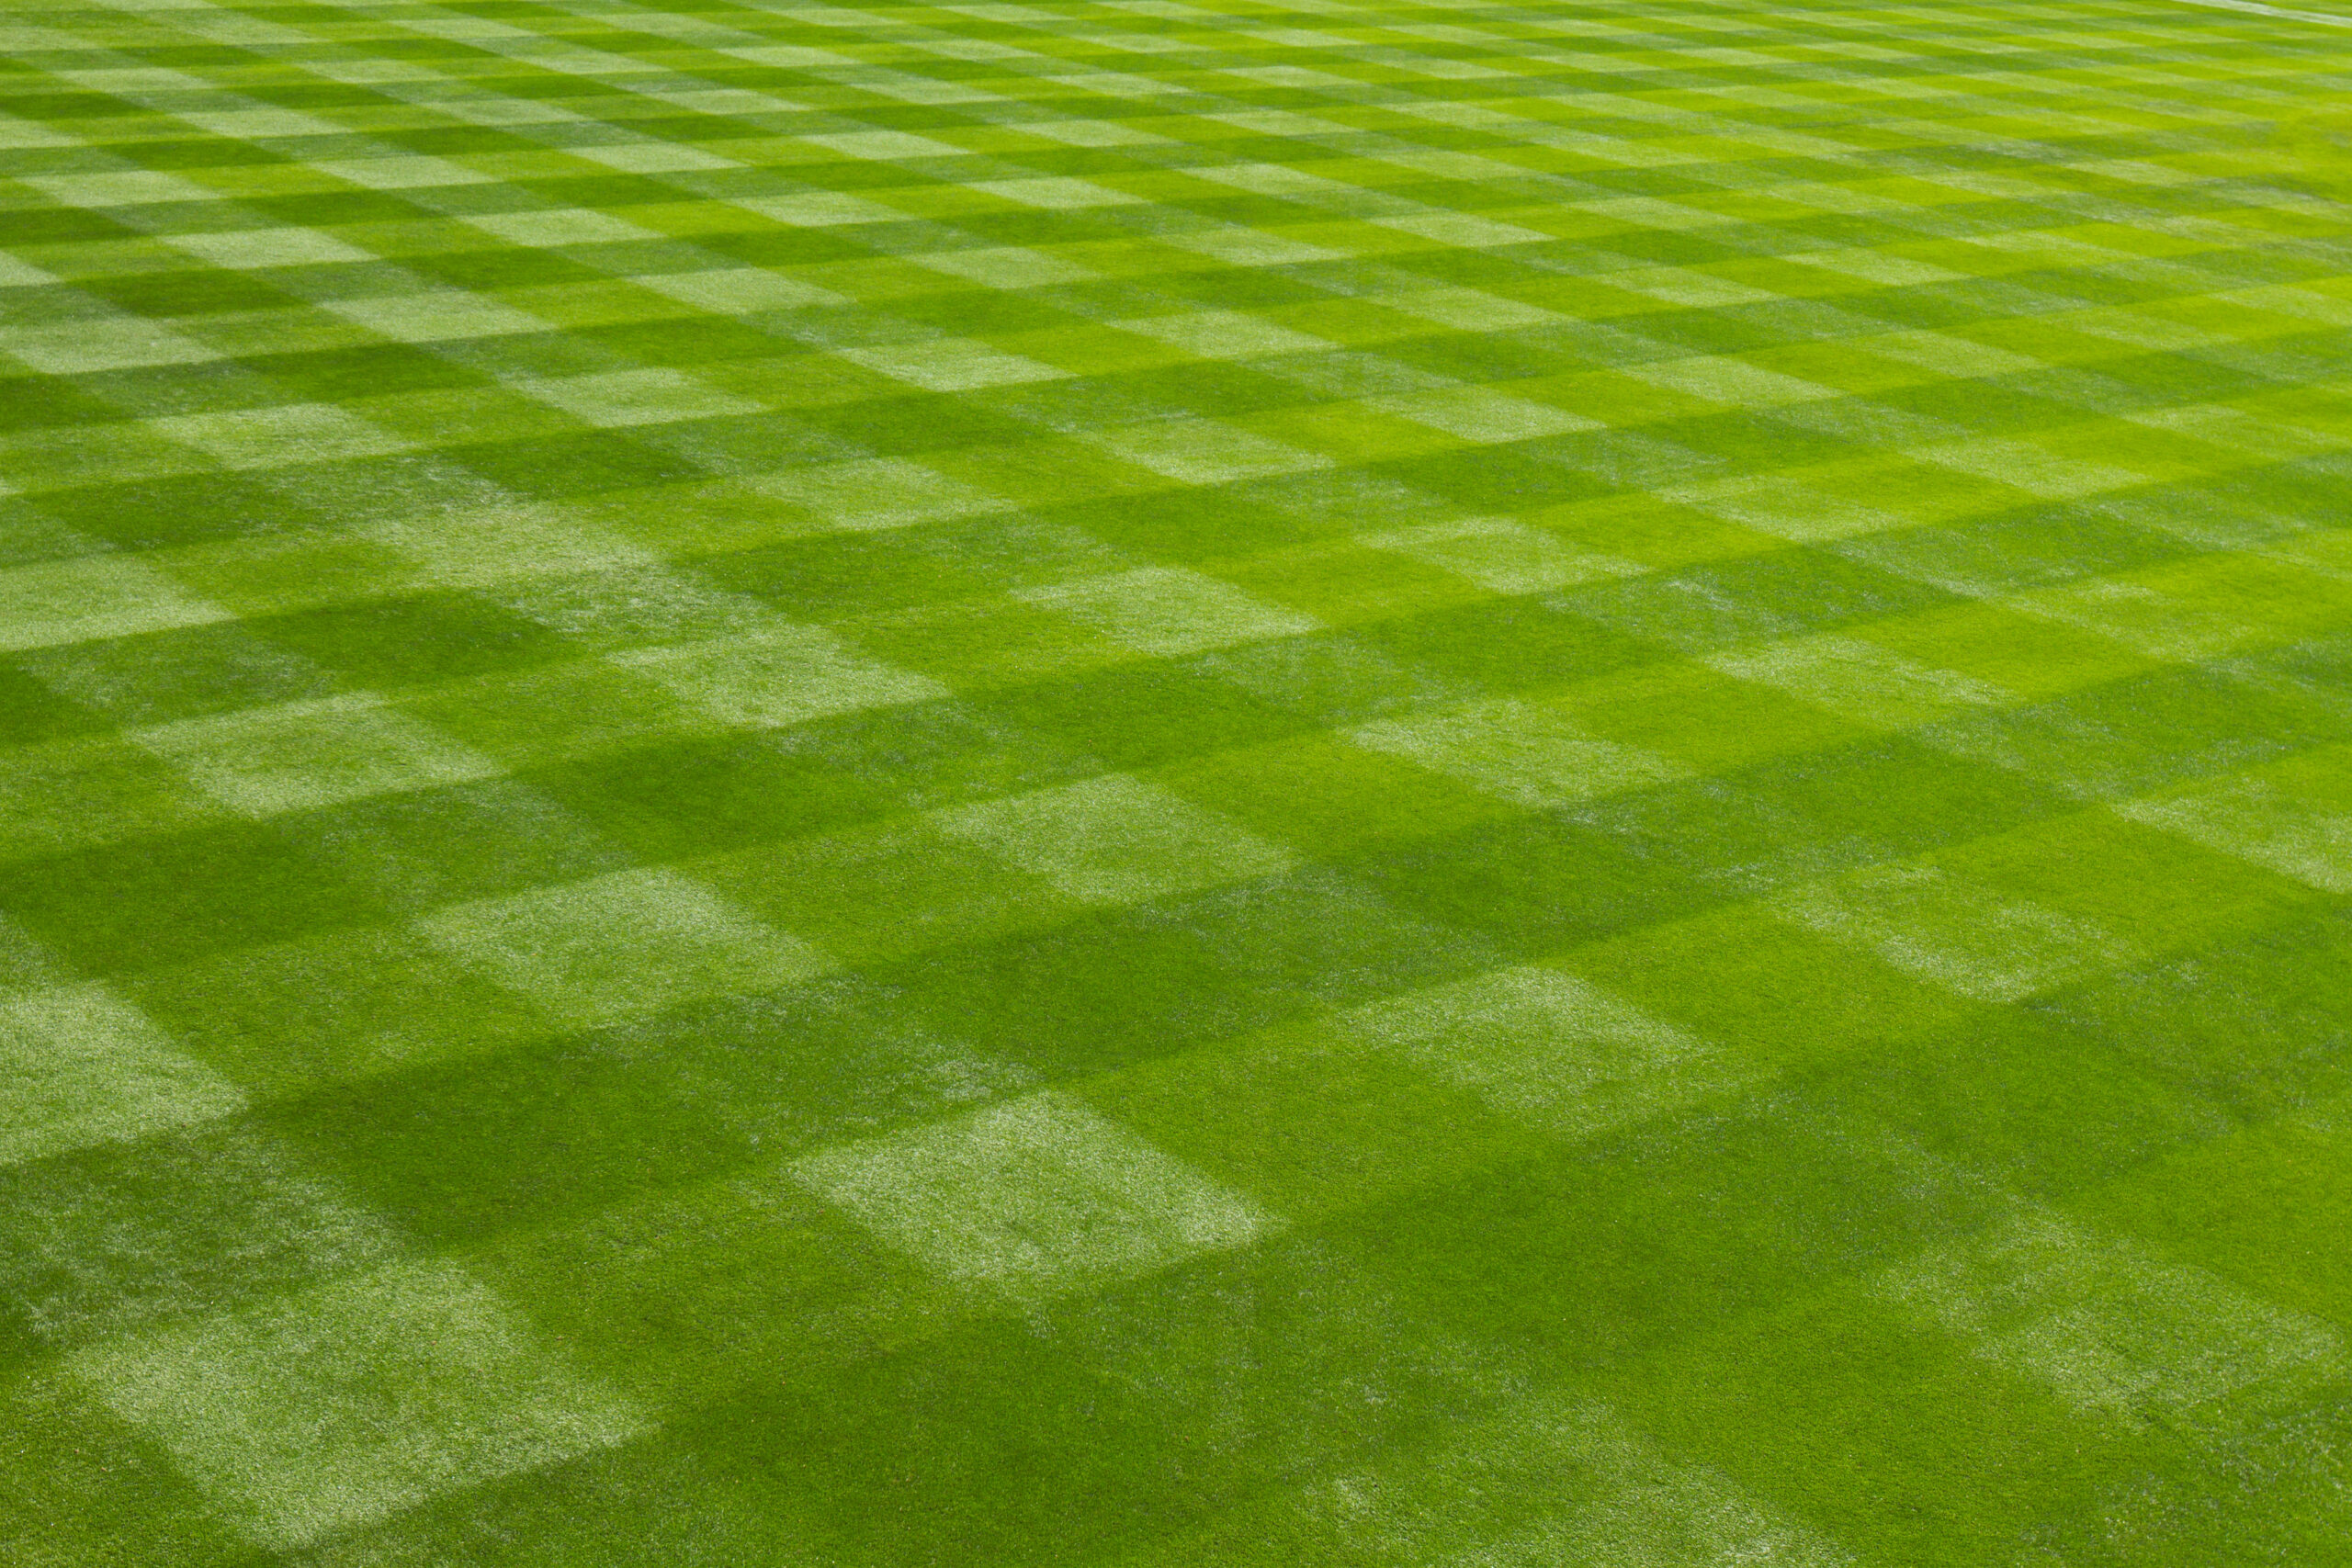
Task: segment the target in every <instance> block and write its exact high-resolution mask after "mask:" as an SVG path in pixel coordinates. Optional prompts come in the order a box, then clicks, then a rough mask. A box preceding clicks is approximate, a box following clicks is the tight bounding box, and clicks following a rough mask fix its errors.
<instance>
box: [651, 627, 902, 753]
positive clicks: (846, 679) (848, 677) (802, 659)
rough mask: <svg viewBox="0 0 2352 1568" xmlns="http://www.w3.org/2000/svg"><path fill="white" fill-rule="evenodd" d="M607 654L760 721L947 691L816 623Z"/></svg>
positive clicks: (722, 714) (717, 710)
mask: <svg viewBox="0 0 2352 1568" xmlns="http://www.w3.org/2000/svg"><path fill="white" fill-rule="evenodd" d="M611 659H612V661H613V662H614V663H615V664H617V665H620V666H621V667H622V668H624V669H628V670H631V671H636V672H637V673H639V674H640V675H642V676H644V677H645V678H646V679H647V680H650V681H652V682H656V683H658V684H660V685H662V686H663V687H665V688H667V689H668V690H669V691H671V692H673V693H675V694H677V695H678V696H680V697H682V698H684V700H686V701H687V702H690V703H693V704H695V705H696V706H698V707H700V708H702V709H703V710H704V711H706V712H707V713H709V714H710V715H711V716H714V717H716V718H718V719H719V720H721V721H722V722H724V723H727V724H740V725H750V726H754V727H758V728H785V727H788V726H791V725H796V724H804V723H806V722H808V721H809V719H812V718H822V717H824V716H828V715H831V714H842V713H857V712H861V711H863V710H865V709H867V708H880V707H896V706H900V705H905V704H908V703H921V702H929V701H931V700H933V698H937V697H943V696H945V695H946V694H947V688H946V687H944V686H943V685H941V684H940V683H939V682H936V681H933V680H932V679H931V678H930V677H928V676H924V675H918V674H916V673H914V672H913V671H907V670H899V669H895V668H893V667H892V666H890V665H888V664H884V663H881V662H879V661H878V660H871V659H867V658H865V657H863V656H862V655H860V654H857V653H855V652H854V651H852V650H851V649H849V648H847V647H846V646H844V645H843V644H842V641H841V639H840V638H839V637H834V636H833V635H832V634H831V633H830V632H827V631H824V630H822V629H820V628H819V627H815V626H776V627H775V628H774V629H772V630H768V631H764V632H762V633H759V634H757V635H755V636H753V637H741V638H733V639H729V640H726V641H720V642H710V643H699V644H692V645H688V646H685V647H681V648H654V649H630V650H627V651H624V652H619V653H616V654H613V655H611Z"/></svg>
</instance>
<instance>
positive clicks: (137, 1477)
mask: <svg viewBox="0 0 2352 1568" xmlns="http://www.w3.org/2000/svg"><path fill="white" fill-rule="evenodd" d="M0 1424H5V1425H6V1427H7V1428H8V1430H9V1431H10V1432H12V1433H15V1434H17V1437H18V1438H19V1441H17V1442H16V1443H12V1444H11V1445H9V1448H8V1450H7V1451H6V1453H5V1454H0V1551H5V1552H7V1553H9V1554H10V1555H11V1556H21V1557H23V1559H24V1560H25V1561H27V1562H37V1561H39V1560H40V1557H50V1558H62V1560H64V1561H66V1562H74V1561H83V1562H107V1561H109V1560H113V1561H116V1562H125V1561H135V1562H142V1563H152V1564H153V1565H154V1568H270V1565H271V1564H273V1563H275V1562H278V1561H279V1559H278V1558H277V1557H276V1556H275V1555H274V1554H272V1553H268V1552H264V1551H260V1550H258V1549H256V1548H254V1547H252V1546H250V1545H248V1544H246V1543H244V1542H243V1541H240V1540H237V1539H236V1537H235V1536H233V1535H232V1534H231V1533H230V1531H229V1529H228V1528H227V1527H226V1526H225V1525H223V1524H222V1523H221V1522H220V1520H219V1519H217V1518H216V1517H213V1514H212V1511H211V1509H210V1508H209V1506H208V1505H207V1501H206V1499H205V1498H204V1497H203V1495H201V1494H199V1493H198V1491H197V1490H196V1488H195V1487H194V1486H193V1485H191V1484H190V1483H188V1482H187V1481H186V1480H184V1479H183V1478H182V1477H181V1476H180V1474H179V1472H177V1471H176V1470H175V1468H174V1467H173V1465H172V1461H171V1456H170V1455H168V1454H166V1453H165V1452H164V1450H162V1449H160V1448H159V1447H157V1446H156V1445H154V1444H153V1443H150V1442H148V1441H146V1440H145V1439H143V1438H141V1436H140V1435H139V1434H138V1433H137V1432H135V1431H133V1430H132V1429H131V1428H130V1427H129V1426H127V1425H126V1424H125V1423H123V1422H122V1421H120V1420H119V1419H117V1418H116V1417H115V1416H113V1415H112V1414H111V1413H110V1412H108V1411H107V1410H106V1409H104V1408H103V1407H101V1406H100V1405H99V1404H97V1403H96V1401H95V1400H92V1399H89V1398H87V1397H86V1396H85V1395H83V1394H82V1393H80V1392H79V1391H78V1390H76V1389H74V1387H73V1386H72V1385H71V1384H69V1383H67V1382H65V1381H64V1380H62V1379H60V1378H56V1377H40V1376H26V1377H7V1378H6V1379H5V1380H0ZM36 1553H38V1554H39V1556H36V1555H35V1554H36ZM68 1554H71V1555H68Z"/></svg>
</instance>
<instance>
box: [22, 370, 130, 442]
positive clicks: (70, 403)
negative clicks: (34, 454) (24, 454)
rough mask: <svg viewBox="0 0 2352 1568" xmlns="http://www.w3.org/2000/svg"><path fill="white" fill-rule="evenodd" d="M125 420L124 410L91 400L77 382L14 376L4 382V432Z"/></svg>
mask: <svg viewBox="0 0 2352 1568" xmlns="http://www.w3.org/2000/svg"><path fill="white" fill-rule="evenodd" d="M122 417H124V414H123V411H122V410H121V409H119V408H117V407H116V406H115V405H114V404H112V403H111V402H108V401H107V400H105V399H103V398H96V397H93V396H91V395H90V394H89V393H88V392H86V391H85V390H83V389H82V388H81V386H80V385H79V384H78V382H77V381H75V380H74V379H73V378H66V377H62V376H10V377H8V378H6V379H5V380H0V430H7V431H16V430H42V429H53V428H56V427H59V426H74V425H91V424H97V423H104V422H105V421H107V420H114V419H120V418H122Z"/></svg>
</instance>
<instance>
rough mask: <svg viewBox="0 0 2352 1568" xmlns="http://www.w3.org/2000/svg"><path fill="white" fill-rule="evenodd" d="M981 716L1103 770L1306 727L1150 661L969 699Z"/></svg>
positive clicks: (1235, 690)
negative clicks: (1094, 762)
mask: <svg viewBox="0 0 2352 1568" xmlns="http://www.w3.org/2000/svg"><path fill="white" fill-rule="evenodd" d="M972 705H973V707H974V709H975V710H976V711H977V712H978V713H980V714H981V715H983V716H986V717H987V718H989V719H990V720H993V721H997V722H1001V723H1003V724H1006V725H1010V726H1012V727H1013V728H1015V729H1018V730H1021V731H1024V732H1027V733H1030V734H1034V735H1035V736H1037V737H1039V738H1040V739H1041V741H1042V742H1044V743H1045V744H1047V745H1050V746H1054V747H1057V748H1060V749H1062V750H1066V751H1069V752H1072V753H1076V754H1079V755H1083V756H1088V757H1092V758H1094V759H1096V760H1097V761H1100V762H1101V763H1102V765H1103V767H1105V768H1111V769H1127V768H1148V767H1158V766H1160V765H1162V764H1165V763H1168V762H1172V761H1178V760H1180V759H1182V758H1185V757H1193V756H1199V755H1202V754H1204V753H1205V752H1210V751H1221V750H1229V749H1231V748H1234V747H1238V746H1253V745H1259V744H1262V743H1264V742H1266V741H1270V740H1278V739H1283V737H1285V736H1290V735H1295V734H1298V733H1300V732H1301V731H1303V730H1305V729H1306V728H1310V727H1309V724H1308V722H1307V721H1306V719H1304V718H1302V717H1300V716H1298V715H1297V714H1295V713H1293V712H1290V711H1286V710H1285V709H1284V708H1283V707H1281V706H1280V705H1276V704H1274V703H1272V702H1269V701H1267V700H1265V699H1264V698H1261V697H1258V696H1253V695H1252V694H1250V693H1249V692H1247V691H1245V690H1243V689H1242V688H1241V687H1240V686H1238V685H1236V684H1234V683H1233V682H1230V681H1226V680H1221V679H1219V678H1218V677H1217V676H1216V675H1214V674H1212V673H1210V672H1208V671H1205V670H1201V669H1188V668H1186V667H1185V666H1184V665H1182V664H1180V663H1174V662H1170V661H1165V660H1154V661H1151V662H1148V663H1137V664H1127V665H1120V666H1116V667H1114V668H1112V669H1108V670H1099V671H1091V672H1089V673H1087V674H1084V675H1079V676H1075V677H1072V678H1070V679H1068V680H1063V681H1056V682H1044V683H1040V684H1037V685H1033V686H1025V687H1022V688H1020V689H1018V690H1015V691H1011V692H1004V693H999V694H992V695H989V696H985V697H978V698H975V699H973V703H972Z"/></svg>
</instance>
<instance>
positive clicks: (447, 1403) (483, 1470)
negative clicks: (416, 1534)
mask: <svg viewBox="0 0 2352 1568" xmlns="http://www.w3.org/2000/svg"><path fill="white" fill-rule="evenodd" d="M68 1365H69V1367H70V1368H71V1371H72V1372H73V1374H74V1378H75V1379H76V1380H77V1381H78V1382H81V1383H82V1384H83V1385H84V1386H85V1387H87V1388H88V1389H89V1390H91V1392H92V1393H95V1394H96V1396H97V1397H98V1399H100V1400H101V1401H102V1402H103V1403H104V1404H106V1405H107V1407H108V1408H109V1409H111V1410H112V1411H113V1412H114V1413H115V1414H116V1415H118V1416H120V1417H121V1418H122V1419H123V1420H125V1421H127V1422H129V1423H130V1425H131V1426H132V1427H135V1428H137V1429H138V1431H139V1432H140V1433H141V1435H142V1436H143V1437H145V1438H148V1439H149V1440H150V1441H152V1442H153V1443H155V1444H156V1445H157V1446H158V1447H160V1448H161V1449H162V1450H164V1452H165V1453H167V1454H169V1455H170V1456H171V1459H172V1462H173V1464H174V1465H175V1468H177V1469H178V1470H179V1471H180V1472H181V1473H182V1474H184V1475H186V1476H187V1477H188V1478H189V1479H190V1480H191V1481H193V1482H195V1483H196V1484H197V1485H198V1487H200V1488H201V1489H202V1490H203V1491H204V1492H205V1494H206V1495H208V1496H209V1498H210V1499H211V1501H212V1503H213V1505H214V1506H216V1507H218V1508H219V1509H220V1511H221V1512H222V1513H223V1514H225V1515H226V1516H228V1517H230V1518H231V1519H232V1520H233V1521H234V1522H235V1523H236V1525H237V1526H238V1527H239V1528H240V1529H242V1530H243V1532H244V1533H245V1534H246V1535H247V1536H248V1537H250V1538H251V1539H252V1540H254V1542H256V1543H257V1544H259V1545H262V1546H265V1547H267V1548H270V1549H272V1550H276V1551H293V1550H296V1549H299V1548H301V1547H304V1546H310V1545H313V1544H316V1543H318V1542H321V1541H322V1540H327V1539H328V1538H330V1537H333V1536H334V1535H337V1534H340V1533H342V1532H344V1531H346V1530H350V1529H355V1528H356V1527H359V1526H363V1525H368V1524H372V1523H375V1522H376V1521H378V1520H380V1519H383V1518H387V1517H390V1516H391V1515H394V1514H397V1513H400V1512H401V1511H403V1510H405V1509H408V1508H412V1507H414V1506H418V1505H420V1504H423V1503H425V1502H429V1501H430V1500H432V1499H433V1498H435V1497H436V1496H439V1495H442V1494H445V1493H448V1492H454V1491H458V1490H459V1489H462V1488H464V1487H468V1486H473V1485H478V1484H480V1483H482V1482H485V1481H491V1480H494V1479H496V1478H498V1477H501V1476H505V1475H513V1474H515V1473H517V1472H523V1471H529V1470H536V1469H538V1468H540V1467H542V1466H545V1465H548V1464H553V1463H556V1462H558V1461H562V1460H567V1459H571V1458H573V1457H576V1456H577V1455H580V1454H582V1453H587V1452H590V1451H593V1450H597V1449H603V1448H610V1447H612V1446H614V1445H616V1444H618V1443H623V1442H627V1441H628V1440H629V1439H630V1438H635V1437H638V1436H639V1435H641V1434H643V1433H644V1432H646V1431H648V1430H649V1429H650V1427H649V1423H648V1419H647V1416H646V1415H645V1414H644V1413H643V1412H642V1411H640V1410H639V1409H637V1408H636V1407H635V1406H633V1405H632V1404H629V1403H628V1401H626V1400H624V1399H623V1398H621V1397H620V1396H619V1395H617V1394H615V1393H608V1392H606V1391H605V1390H604V1389H601V1388H599V1387H597V1386H596V1385H595V1384H594V1383H592V1382H589V1381H587V1380H586V1379H585V1378H582V1376H580V1375H579V1374H578V1373H576V1372H574V1371H571V1369H569V1368H568V1367H566V1366H565V1365H564V1364H563V1362H562V1360H561V1359H560V1358H558V1357H557V1356H555V1355H553V1354H551V1353H550V1352H549V1351H548V1350H547V1349H546V1348H542V1347H541V1346H539V1345H537V1344H535V1343H534V1342H533V1340H532V1337H531V1335H530V1333H529V1331H528V1329H527V1328H526V1326H525V1325H524V1324H523V1323H522V1322H521V1321H520V1319H519V1318H518V1317H517V1316H516V1314H515V1312H514V1311H513V1309H512V1308H510V1307H508V1306H507V1305H506V1304H505V1303H503V1302H501V1301H500V1300H499V1299H498V1298H497V1297H496V1296H494V1295H492V1293H491V1292H489V1291H488V1290H486V1289H484V1288H483V1287H482V1286H481V1285H480V1284H479V1283H477V1282H476V1281H474V1280H471V1279H469V1278H468V1277H467V1275H466V1274H464V1273H463V1272H462V1271H461V1270H459V1269H458V1268H457V1267H456V1266H455V1265H453V1264H450V1263H446V1262H440V1261H435V1260H420V1261H417V1262H413V1263H403V1264H398V1265H394V1266H393V1267H390V1268H388V1269H379V1270H378V1271H376V1272H374V1273H369V1274H362V1275H357V1276H355V1277H353V1278H350V1279H345V1280H336V1281H334V1283H332V1284H328V1285H323V1286H320V1287H318V1288H316V1289H313V1290H311V1291H307V1292H302V1293H301V1294H300V1295H297V1296H294V1297H290V1298H288V1299H287V1300H284V1301H281V1302H277V1303H271V1304H269V1305H267V1306H265V1307H262V1308H258V1309H255V1310H254V1311H252V1312H249V1313H246V1314H240V1315H237V1316H232V1317H220V1318H213V1319H209V1320H207V1321H201V1322H198V1323H193V1324H187V1325H179V1326H175V1327H172V1328H167V1329H164V1330H162V1331H160V1332H156V1333H153V1334H149V1335H146V1336H142V1337H135V1338H125V1339H115V1340H109V1341H107V1342H106V1343H104V1344H101V1345H97V1346H95V1347H93V1348H90V1349H87V1350H85V1351H82V1352H80V1353H78V1354H76V1355H75V1356H74V1357H73V1358H72V1359H70V1361H69V1363H68Z"/></svg>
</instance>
